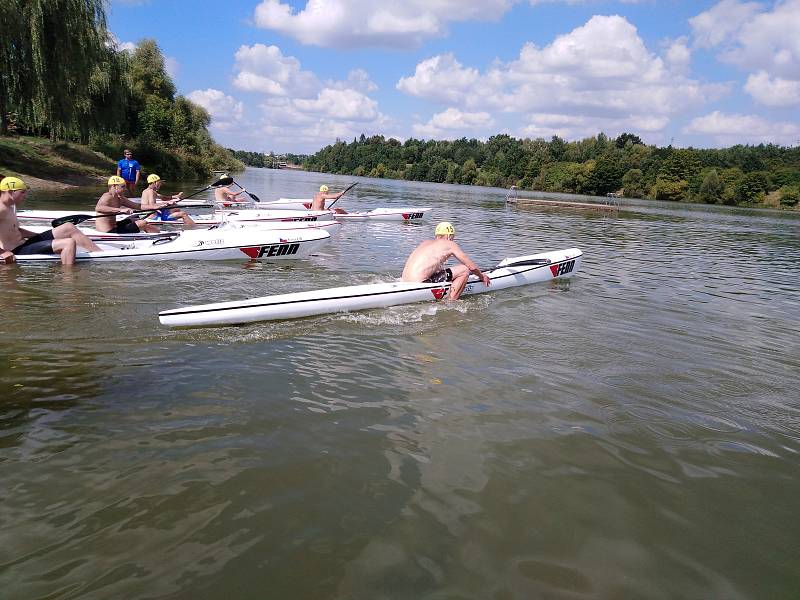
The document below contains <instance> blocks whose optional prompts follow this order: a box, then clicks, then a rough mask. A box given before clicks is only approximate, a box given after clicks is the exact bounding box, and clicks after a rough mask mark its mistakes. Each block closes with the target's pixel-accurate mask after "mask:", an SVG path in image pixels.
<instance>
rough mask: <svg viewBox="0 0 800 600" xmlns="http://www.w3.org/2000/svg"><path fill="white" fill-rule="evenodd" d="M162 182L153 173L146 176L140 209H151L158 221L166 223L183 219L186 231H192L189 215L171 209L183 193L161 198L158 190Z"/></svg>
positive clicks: (192, 224)
mask: <svg viewBox="0 0 800 600" xmlns="http://www.w3.org/2000/svg"><path fill="white" fill-rule="evenodd" d="M163 182H164V180H163V179H161V177H159V176H158V175H156V174H155V173H151V174H150V175H148V176H147V188H145V190H144V191H143V192H142V205H141V207H142V209H143V210H147V209H149V208H152V209H153V210H154V211H155V218H156V220H158V221H165V222H168V221H176V220H178V219H183V224H184V225H185V226H186V229H193V228H194V225H195V223H194V221H192V218H191V217H190V216H189V213H187V212H186V211H183V210H181V209H180V208H172V207H173V206H174V205H175V203H176V202H179V201H180V199H181V198H183V192H178V193H177V194H174V195H172V196H162V195H161V194H159V193H158V190H159V188H160V187H161V184H162V183H163Z"/></svg>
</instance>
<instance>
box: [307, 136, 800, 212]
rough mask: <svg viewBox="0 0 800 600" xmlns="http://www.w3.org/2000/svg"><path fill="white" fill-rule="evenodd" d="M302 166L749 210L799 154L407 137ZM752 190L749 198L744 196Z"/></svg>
mask: <svg viewBox="0 0 800 600" xmlns="http://www.w3.org/2000/svg"><path fill="white" fill-rule="evenodd" d="M559 157H560V158H561V159H560V160H559ZM758 164H762V165H770V171H769V177H768V178H767V180H766V182H765V181H764V179H763V177H762V175H763V173H764V172H763V171H752V169H751V168H752V166H753V165H758ZM379 165H383V168H379ZM304 166H305V167H306V168H307V169H309V170H312V171H322V172H332V173H343V174H353V175H372V176H380V177H388V178H398V179H406V180H409V181H436V182H445V183H461V184H466V185H485V186H501V187H507V186H510V185H516V186H518V187H520V188H522V189H536V190H543V191H550V192H570V193H577V194H597V195H605V194H607V193H609V192H616V191H618V190H620V189H622V190H623V194H624V195H625V196H627V197H631V198H658V199H662V200H669V201H678V202H689V201H695V202H715V203H723V204H736V203H737V202H748V203H749V202H753V198H755V199H756V200H757V199H758V198H759V197H760V196H759V191H761V192H762V193H763V192H765V191H766V192H770V191H774V190H776V189H777V188H778V187H780V185H797V184H800V169H799V168H798V167H799V166H800V150H797V149H795V148H781V147H778V146H774V145H761V146H752V147H751V146H735V147H734V148H727V149H721V150H696V149H693V148H685V149H675V148H672V147H667V148H657V147H655V146H645V145H644V144H642V143H641V140H640V139H639V138H638V137H637V136H635V135H633V134H622V135H621V136H619V137H618V138H616V140H610V139H609V138H608V137H606V136H605V135H604V134H602V133H601V134H598V135H597V136H595V137H590V138H585V139H583V140H580V141H576V142H565V141H564V140H562V139H561V138H559V137H558V136H553V137H552V138H551V139H550V141H546V140H543V139H535V140H530V139H523V140H517V139H515V138H513V137H511V136H509V135H506V134H501V135H496V136H493V137H491V138H489V140H487V141H486V142H480V141H479V140H475V139H469V140H468V139H466V138H461V139H458V140H452V141H447V140H418V139H414V138H410V139H408V140H406V141H405V142H403V143H402V144H401V143H400V142H398V141H397V140H393V139H389V140H386V139H384V137H383V136H372V137H371V138H367V137H366V136H365V135H363V134H362V135H361V136H360V137H358V138H354V139H353V141H352V143H346V142H341V141H339V142H337V143H336V144H332V145H330V146H326V147H325V148H323V149H322V150H320V151H319V152H317V153H316V154H314V155H311V156H308V157H305V161H304ZM746 169H750V170H749V171H748V170H746ZM712 171H713V172H714V173H715V175H712V174H711V173H712ZM378 173H381V174H380V175H378ZM751 173H753V174H752V175H749V177H748V178H747V179H746V180H745V182H744V183H742V180H743V179H744V178H745V177H746V175H747V174H751ZM755 173H761V174H762V175H756V174H755ZM715 176H716V182H715V180H714V177H715ZM754 182H755V183H754ZM753 186H754V187H755V189H756V194H755V196H753V194H751V193H750V191H749V190H750V189H751V187H753ZM745 198H749V199H747V200H745Z"/></svg>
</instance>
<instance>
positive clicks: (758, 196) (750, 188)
mask: <svg viewBox="0 0 800 600" xmlns="http://www.w3.org/2000/svg"><path fill="white" fill-rule="evenodd" d="M768 189H769V176H768V174H767V173H765V172H764V171H752V172H750V173H745V174H744V176H743V177H742V178H741V179H740V180H739V182H738V183H737V184H736V187H735V197H736V201H737V202H741V203H750V202H758V201H759V200H762V199H763V198H764V195H765V194H766V192H767V191H768Z"/></svg>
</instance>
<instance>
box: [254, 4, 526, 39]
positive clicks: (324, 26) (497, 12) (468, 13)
mask: <svg viewBox="0 0 800 600" xmlns="http://www.w3.org/2000/svg"><path fill="white" fill-rule="evenodd" d="M514 1H515V0H405V1H404V2H393V3H389V2H385V1H384V0H308V1H307V2H306V5H305V7H304V8H302V9H300V10H298V11H297V12H295V10H294V8H293V7H292V6H290V5H289V4H284V3H283V2H281V1H280V0H262V2H261V3H260V4H259V5H258V6H257V7H256V10H255V16H254V21H255V23H256V25H257V26H258V27H262V28H264V29H272V30H274V31H278V32H280V33H283V34H285V35H289V36H291V37H293V38H295V39H297V40H299V41H300V42H302V43H304V44H310V45H314V46H322V47H327V48H332V47H339V48H355V47H383V48H408V47H410V46H419V45H421V44H422V43H423V42H424V41H426V40H429V39H432V38H436V37H441V36H443V35H445V34H446V33H447V25H448V23H450V22H457V21H496V20H498V19H499V18H500V17H502V15H503V14H504V13H505V12H506V11H507V10H508V9H509V8H510V7H511V5H512V4H513V3H514Z"/></svg>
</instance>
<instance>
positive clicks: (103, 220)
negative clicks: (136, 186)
mask: <svg viewBox="0 0 800 600" xmlns="http://www.w3.org/2000/svg"><path fill="white" fill-rule="evenodd" d="M125 188H126V184H125V180H124V179H123V178H122V177H120V176H119V175H112V176H111V177H109V178H108V191H107V192H106V193H105V194H103V195H102V196H100V199H99V200H98V201H97V205H96V206H95V207H94V209H95V211H96V212H99V213H106V214H109V215H110V216H108V217H98V218H96V219H95V220H94V226H95V229H97V231H102V232H103V233H139V232H140V231H145V232H147V233H155V232H157V231H158V227H153V226H152V225H148V224H147V222H146V221H144V220H142V219H136V220H134V219H133V218H132V217H128V218H127V219H125V220H123V221H119V222H117V219H116V217H115V216H114V215H129V214H131V213H132V212H133V211H134V210H136V209H138V208H139V205H138V204H137V203H136V202H133V201H132V200H128V199H127V198H126V197H125V194H124V192H125Z"/></svg>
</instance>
